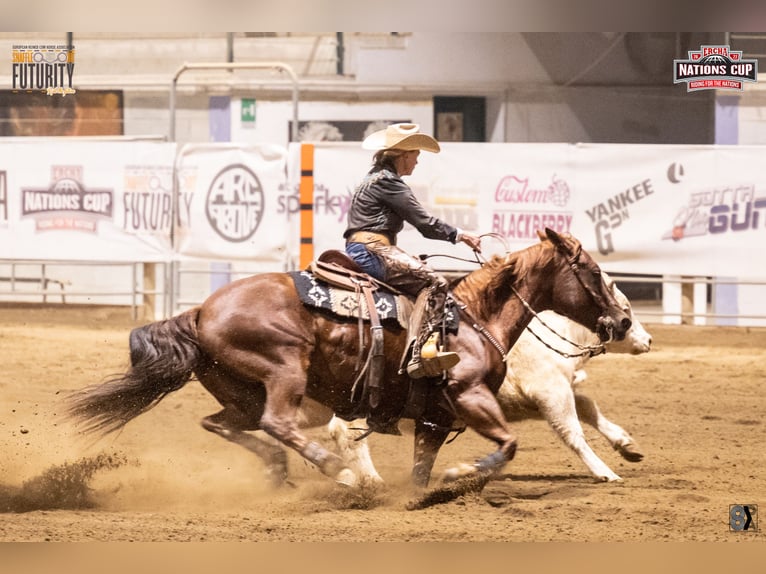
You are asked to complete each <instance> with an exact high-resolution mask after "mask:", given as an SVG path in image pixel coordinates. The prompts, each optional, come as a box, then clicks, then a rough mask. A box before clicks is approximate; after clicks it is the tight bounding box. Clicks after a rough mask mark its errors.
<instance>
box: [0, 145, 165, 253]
mask: <svg viewBox="0 0 766 574" xmlns="http://www.w3.org/2000/svg"><path fill="white" fill-rule="evenodd" d="M174 160H175V144H168V143H152V142H135V141H134V142H115V141H100V142H99V141H72V140H60V141H54V140H51V141H50V142H47V141H46V142H40V141H37V142H34V141H29V142H25V141H23V140H22V141H18V140H7V141H0V258H2V259H54V260H81V261H146V262H153V261H154V262H156V261H167V260H169V259H170V258H171V257H172V250H171V247H172V246H171V243H170V232H171V226H172V220H173V163H174Z"/></svg>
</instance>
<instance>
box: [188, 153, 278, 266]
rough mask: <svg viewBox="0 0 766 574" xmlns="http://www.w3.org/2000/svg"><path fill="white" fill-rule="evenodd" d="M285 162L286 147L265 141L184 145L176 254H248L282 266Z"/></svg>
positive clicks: (224, 256)
mask: <svg viewBox="0 0 766 574" xmlns="http://www.w3.org/2000/svg"><path fill="white" fill-rule="evenodd" d="M286 162H287V154H286V150H285V148H282V147H279V146H273V145H267V144H263V145H237V144H229V143H211V144H188V145H185V146H183V148H182V149H181V150H180V152H179V154H178V162H177V166H176V169H177V177H178V202H177V204H178V226H177V228H176V237H175V238H176V244H175V248H176V253H177V254H178V256H179V257H180V258H184V257H196V258H209V259H224V260H247V261H253V262H257V263H259V264H262V265H263V266H265V267H264V268H267V269H268V268H271V267H272V266H273V268H274V269H279V270H282V269H283V268H284V265H285V263H286V260H287V237H288V229H287V225H286V221H285V219H284V216H282V217H280V211H279V210H280V197H281V196H282V194H283V193H284V188H285V185H286V176H285V174H286V169H287V166H286Z"/></svg>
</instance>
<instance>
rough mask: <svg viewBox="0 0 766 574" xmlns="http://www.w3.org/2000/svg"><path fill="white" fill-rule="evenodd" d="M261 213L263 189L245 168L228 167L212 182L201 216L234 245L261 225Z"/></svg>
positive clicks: (247, 168) (249, 170)
mask: <svg viewBox="0 0 766 574" xmlns="http://www.w3.org/2000/svg"><path fill="white" fill-rule="evenodd" d="M263 211H264V194H263V186H262V185H261V182H260V180H259V179H258V176H257V175H255V173H253V171H252V170H251V169H250V168H249V167H247V166H246V165H243V164H235V165H229V166H227V167H225V168H224V169H222V170H221V171H220V172H219V173H218V175H216V176H215V177H214V178H213V182H212V183H211V184H210V188H209V189H208V192H207V200H206V202H205V214H206V215H207V220H208V222H210V225H211V226H212V227H213V229H214V230H215V232H216V233H217V234H218V235H220V236H221V237H222V238H224V239H225V240H227V241H232V242H236V243H238V242H242V241H247V240H248V239H250V238H251V237H252V236H253V234H254V233H255V231H256V230H257V229H258V226H259V225H260V223H261V219H262V218H263Z"/></svg>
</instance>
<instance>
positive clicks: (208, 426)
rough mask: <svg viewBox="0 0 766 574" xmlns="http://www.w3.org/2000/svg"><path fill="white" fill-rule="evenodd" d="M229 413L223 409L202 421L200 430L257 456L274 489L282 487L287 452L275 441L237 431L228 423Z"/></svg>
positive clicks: (285, 475) (285, 470)
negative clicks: (264, 466)
mask: <svg viewBox="0 0 766 574" xmlns="http://www.w3.org/2000/svg"><path fill="white" fill-rule="evenodd" d="M230 413H231V411H229V410H227V409H224V410H222V411H220V412H218V413H216V414H214V415H210V416H209V417H205V418H204V419H202V422H201V424H202V428H204V429H205V430H208V431H210V432H212V433H215V434H217V435H218V436H220V437H223V438H225V439H226V440H228V441H231V442H233V443H235V444H238V445H240V446H243V447H244V448H246V449H247V450H249V451H250V452H253V453H255V454H256V455H258V456H259V457H260V458H261V460H263V462H264V463H265V465H266V477H267V479H268V480H269V482H271V484H272V485H273V486H275V487H278V486H282V485H283V484H285V482H286V481H287V452H286V451H285V449H284V448H282V445H280V444H279V443H278V442H277V441H275V440H274V439H272V438H271V437H268V439H267V440H263V439H260V438H258V437H257V436H255V435H253V434H250V433H247V432H244V431H242V430H239V429H238V428H237V427H236V426H235V425H232V424H231V422H230V418H231V416H230Z"/></svg>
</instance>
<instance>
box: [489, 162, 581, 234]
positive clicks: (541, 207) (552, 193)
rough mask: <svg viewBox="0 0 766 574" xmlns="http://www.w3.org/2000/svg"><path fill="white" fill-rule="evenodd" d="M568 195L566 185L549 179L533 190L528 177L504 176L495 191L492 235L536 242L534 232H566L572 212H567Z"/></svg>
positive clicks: (553, 178)
mask: <svg viewBox="0 0 766 574" xmlns="http://www.w3.org/2000/svg"><path fill="white" fill-rule="evenodd" d="M570 197H571V191H570V189H569V185H568V184H567V182H566V181H565V180H564V179H562V178H560V177H557V176H556V175H555V174H554V175H553V176H552V177H551V182H550V183H549V184H548V185H545V186H540V187H537V186H534V185H531V184H530V182H529V178H528V177H525V178H523V177H519V176H517V175H507V176H505V177H503V178H502V179H501V180H500V182H499V183H498V184H497V187H496V188H495V196H494V210H493V213H492V233H497V234H498V235H500V236H502V237H504V238H506V239H510V240H522V241H526V240H534V241H536V240H537V231H538V230H543V229H544V228H546V227H550V228H551V229H554V230H555V231H558V232H564V231H569V230H570V227H571V225H572V212H571V211H570V210H568V209H566V208H567V206H568V205H569V199H570Z"/></svg>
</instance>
